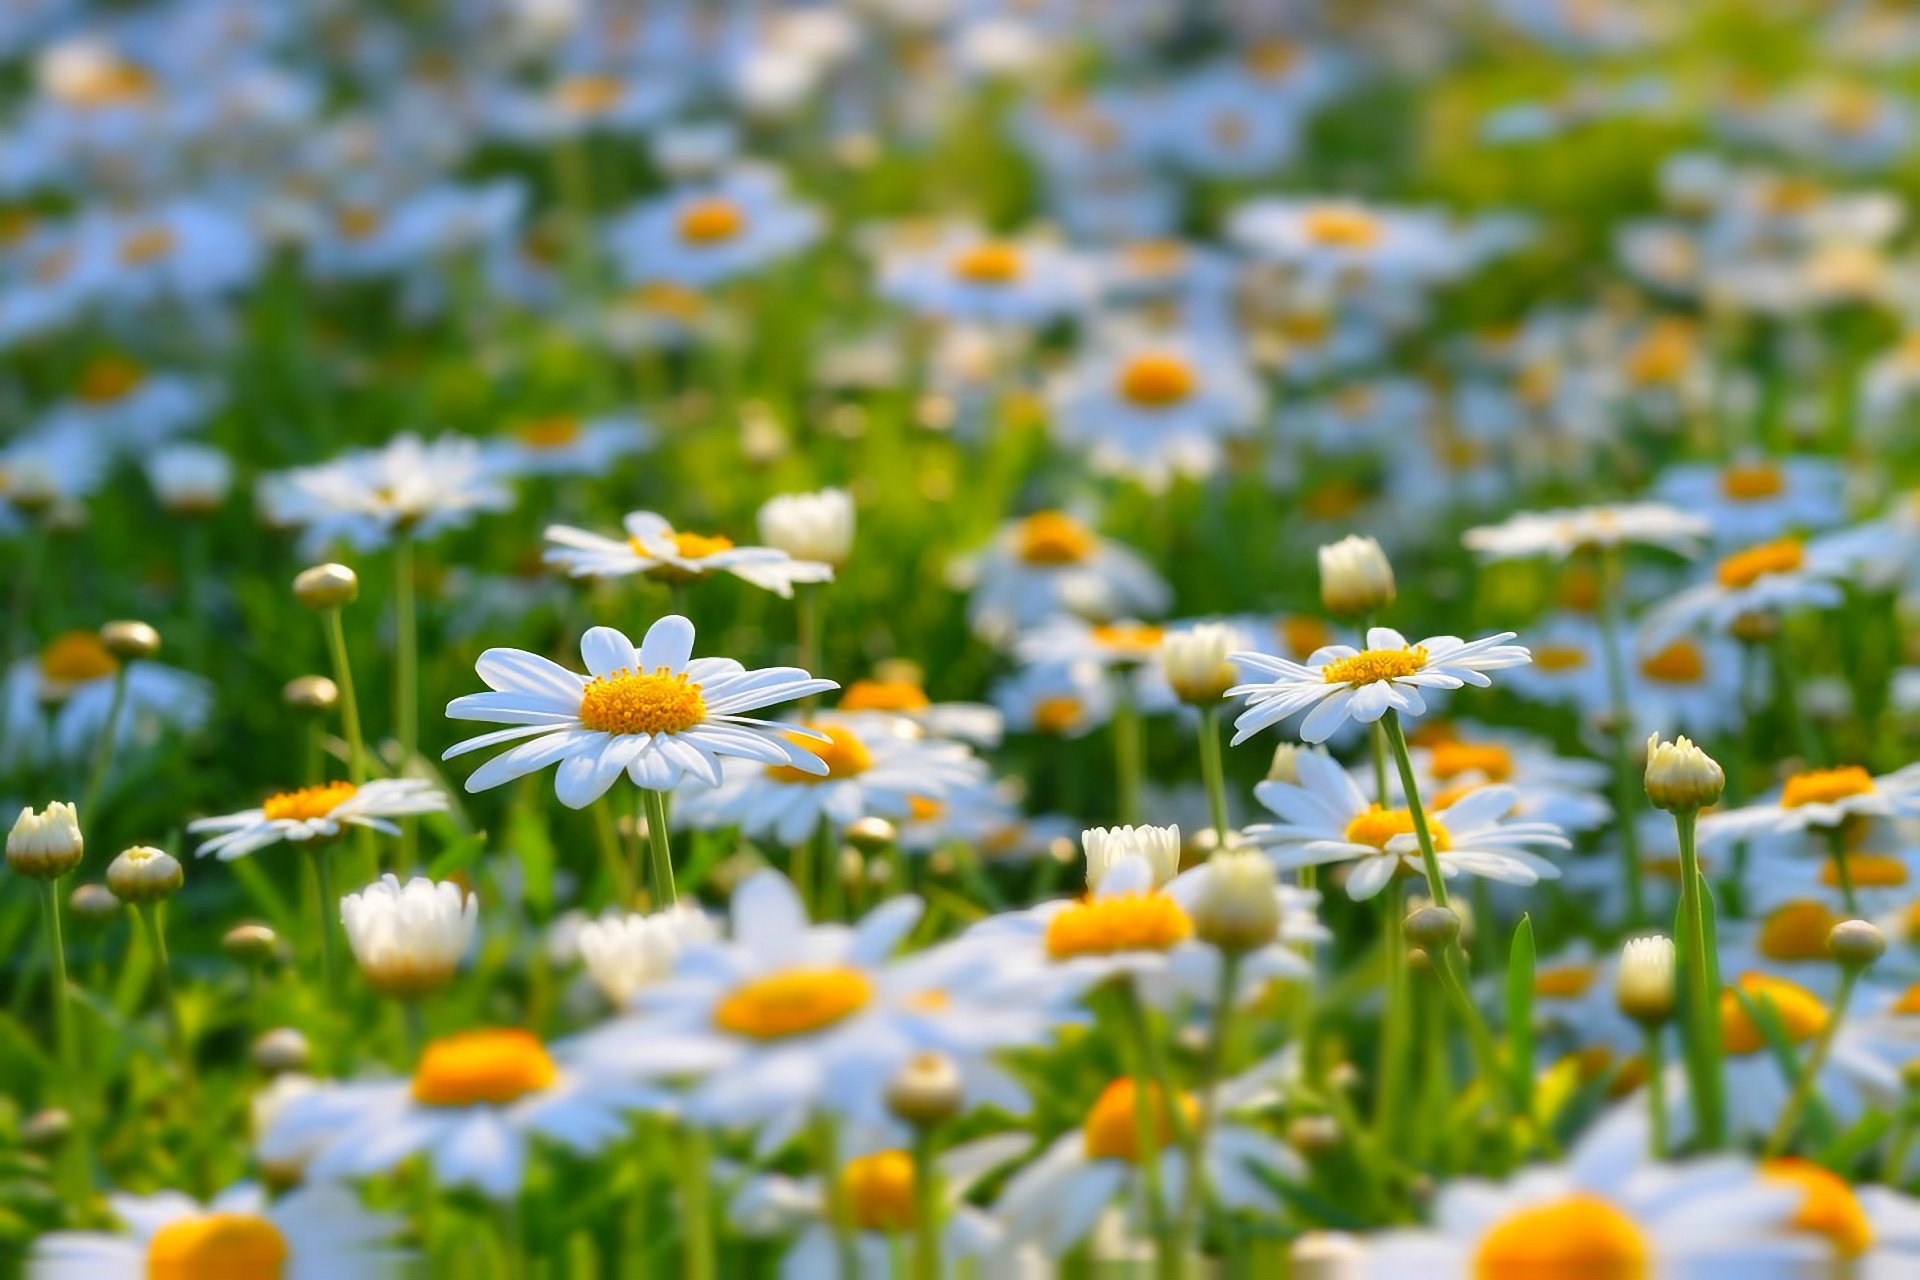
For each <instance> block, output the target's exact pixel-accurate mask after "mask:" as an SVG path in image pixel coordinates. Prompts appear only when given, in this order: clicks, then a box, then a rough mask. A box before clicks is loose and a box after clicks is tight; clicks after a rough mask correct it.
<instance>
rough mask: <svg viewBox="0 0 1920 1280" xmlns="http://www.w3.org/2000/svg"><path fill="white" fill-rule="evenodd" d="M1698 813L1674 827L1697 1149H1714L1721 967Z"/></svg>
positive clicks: (1720, 1127)
mask: <svg viewBox="0 0 1920 1280" xmlns="http://www.w3.org/2000/svg"><path fill="white" fill-rule="evenodd" d="M1699 816H1700V815H1699V812H1698V811H1697V810H1693V809H1680V810H1676V811H1675V812H1674V815H1673V823H1674V828H1675V830H1676V832H1677V834H1678V837H1679V845H1680V920H1679V927H1678V928H1677V929H1676V932H1677V933H1679V934H1680V936H1681V938H1682V946H1683V948H1684V950H1683V952H1682V956H1683V960H1684V964H1685V967H1686V971H1687V1020H1686V1023H1685V1024H1684V1030H1685V1031H1686V1032H1687V1063H1688V1069H1689V1078H1690V1079H1691V1081H1692V1093H1693V1095H1694V1098H1693V1102H1694V1111H1695V1113H1696V1121H1697V1124H1698V1127H1699V1132H1700V1140H1701V1145H1702V1147H1703V1148H1704V1149H1705V1150H1708V1151H1713V1150H1717V1149H1718V1148H1719V1147H1720V1146H1721V1145H1722V1144H1723V1143H1724V1142H1725V1134H1726V1121H1725V1112H1724V1110H1723V1106H1722V1101H1721V1099H1722V1097H1723V1095H1724V1093H1725V1089H1726V1083H1725V1078H1724V1076H1723V1074H1722V1068H1721V1062H1720V1007H1719V1004H1718V1001H1717V992H1716V988H1717V987H1718V985H1719V974H1720V962H1719V957H1718V955H1717V954H1716V946H1715V939H1714V936H1713V931H1712V930H1710V929H1709V928H1707V923H1706V921H1707V914H1706V902H1705V899H1704V898H1703V896H1702V895H1703V894H1704V893H1705V892H1706V880H1705V878H1704V877H1703V876H1702V875H1701V874H1700V853H1699V849H1698V847H1697V846H1696V844H1695V841H1694V826H1695V823H1696V822H1697V821H1698V819H1699Z"/></svg>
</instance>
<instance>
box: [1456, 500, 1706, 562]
mask: <svg viewBox="0 0 1920 1280" xmlns="http://www.w3.org/2000/svg"><path fill="white" fill-rule="evenodd" d="M1694 511H1695V509H1694V508H1692V507H1686V506H1684V505H1674V506H1669V505H1667V504H1665V503H1659V502H1628V503H1613V504H1609V505H1603V506H1594V507H1566V508H1561V509H1558V510H1553V511H1523V512H1521V513H1520V514H1518V515H1516V516H1513V517H1511V518H1509V519H1508V520H1506V521H1504V522H1502V523H1500V524H1496V525H1483V526H1481V527H1479V528H1477V529H1469V530H1467V532H1466V534H1465V535H1464V536H1463V537H1462V538H1461V541H1462V542H1464V543H1465V544H1466V546H1467V549H1468V550H1470V551H1473V552H1475V553H1477V554H1478V555H1479V556H1480V557H1481V558H1482V559H1483V560H1517V559H1526V558H1529V557H1532V556H1552V557H1553V558H1555V559H1562V560H1563V559H1565V558H1566V557H1568V556H1570V555H1572V554H1574V553H1575V552H1577V551H1583V550H1589V549H1594V548H1601V549H1605V548H1612V547H1619V546H1626V545H1634V546H1648V547H1659V548H1661V549H1663V550H1666V551H1672V552H1676V553H1678V554H1680V555H1684V556H1691V555H1694V554H1696V553H1698V551H1699V550H1700V547H1701V544H1702V543H1703V542H1704V541H1705V540H1706V538H1707V535H1708V534H1709V533H1710V532H1711V531H1712V526H1711V525H1710V524H1709V523H1708V521H1707V520H1706V519H1705V518H1704V517H1702V516H1700V515H1697V514H1695V513H1694Z"/></svg>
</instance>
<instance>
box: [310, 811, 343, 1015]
mask: <svg viewBox="0 0 1920 1280" xmlns="http://www.w3.org/2000/svg"><path fill="white" fill-rule="evenodd" d="M307 866H308V867H310V868H311V869H312V871H313V897H314V911H315V913H316V914H317V915H318V916H319V919H318V920H317V921H315V923H316V924H317V925H318V926H319V930H320V976H321V980H322V981H323V982H324V983H325V984H326V992H327V995H328V996H329V997H333V996H337V995H339V994H340V956H339V953H338V952H337V951H336V950H335V947H336V946H337V945H338V943H337V942H336V941H335V939H334V924H333V921H334V916H335V915H336V914H337V913H338V912H339V910H340V903H339V902H338V901H337V900H336V899H335V898H334V896H333V868H332V867H331V866H329V865H328V863H327V851H326V848H325V847H324V846H322V847H318V848H315V849H312V850H310V851H309V852H308V853H307Z"/></svg>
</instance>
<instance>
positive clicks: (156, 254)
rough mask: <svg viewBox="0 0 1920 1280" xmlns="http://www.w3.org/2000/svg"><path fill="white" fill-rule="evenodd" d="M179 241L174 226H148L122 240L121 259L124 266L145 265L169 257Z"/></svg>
mask: <svg viewBox="0 0 1920 1280" xmlns="http://www.w3.org/2000/svg"><path fill="white" fill-rule="evenodd" d="M177 243H178V238H177V237H176V236H175V235H174V234H173V228H172V227H169V226H165V225H162V226H157V227H147V228H145V229H144V230H141V231H136V232H134V233H133V234H132V235H130V236H128V237H127V238H126V239H124V240H122V241H121V242H120V261H121V263H122V265H124V266H129V267H143V266H145V265H147V264H148V263H150V262H158V261H160V259H162V258H164V257H167V256H168V255H169V254H171V253H172V252H173V250H174V246H175V245H176V244H177Z"/></svg>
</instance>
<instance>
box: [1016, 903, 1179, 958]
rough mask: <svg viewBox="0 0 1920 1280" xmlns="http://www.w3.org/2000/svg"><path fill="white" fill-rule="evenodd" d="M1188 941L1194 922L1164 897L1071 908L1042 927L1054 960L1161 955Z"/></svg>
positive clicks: (1049, 952)
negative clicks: (1123, 954) (1129, 953)
mask: <svg viewBox="0 0 1920 1280" xmlns="http://www.w3.org/2000/svg"><path fill="white" fill-rule="evenodd" d="M1192 936H1193V921H1192V920H1190V919H1188V918H1187V913H1186V912H1185V911H1183V910H1181V909H1180V904H1179V903H1177V902H1175V901H1174V900H1173V899H1172V898H1169V897H1168V896H1167V895H1166V894H1164V893H1124V894H1116V895H1114V896H1112V897H1106V898H1088V899H1085V900H1084V901H1081V902H1075V903H1073V904H1071V905H1069V906H1068V907H1066V908H1065V909H1064V910H1062V911H1060V912H1059V913H1058V914H1057V915H1055V916H1054V917H1053V919H1052V920H1050V921H1048V922H1047V954H1048V955H1049V956H1051V957H1052V958H1053V959H1055V960H1071V959H1073V958H1074V957H1075V956H1110V955H1113V954H1115V953H1116V952H1121V951H1166V950H1168V949H1169V948H1171V947H1173V946H1175V945H1177V944H1178V943H1181V942H1185V941H1186V940H1187V939H1188V938H1190V937H1192Z"/></svg>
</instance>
